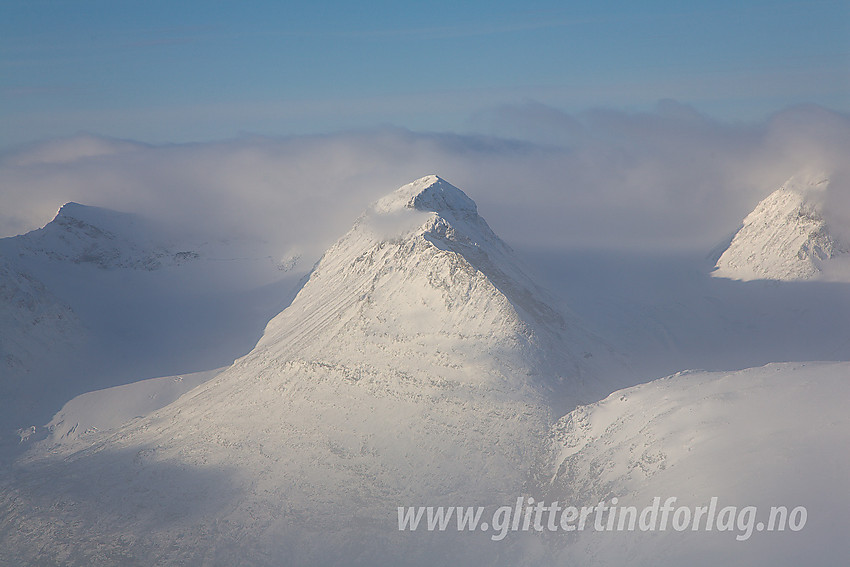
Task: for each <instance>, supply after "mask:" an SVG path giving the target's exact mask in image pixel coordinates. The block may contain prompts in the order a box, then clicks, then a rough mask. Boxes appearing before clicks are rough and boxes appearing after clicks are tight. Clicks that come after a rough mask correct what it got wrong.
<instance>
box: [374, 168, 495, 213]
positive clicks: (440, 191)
mask: <svg viewBox="0 0 850 567" xmlns="http://www.w3.org/2000/svg"><path fill="white" fill-rule="evenodd" d="M373 209H374V210H375V212H377V213H393V212H398V211H401V210H404V209H415V210H417V211H428V212H434V213H442V212H446V211H452V212H455V213H458V212H463V213H467V214H474V215H477V214H478V207H477V206H476V205H475V201H473V200H472V199H470V198H469V197H468V196H467V195H466V193H464V192H463V191H461V190H460V189H458V188H457V187H455V186H454V185H452V184H451V183H448V182H447V181H445V180H444V179H441V178H440V177H437V176H436V175H428V176H426V177H423V178H421V179H417V180H416V181H414V182H412V183H408V184H407V185H405V186H403V187H401V188H399V189H397V190H395V191H393V192H392V193H390V194H389V195H387V196H385V197H383V198H381V199H379V200H378V202H377V203H375V205H374V207H373Z"/></svg>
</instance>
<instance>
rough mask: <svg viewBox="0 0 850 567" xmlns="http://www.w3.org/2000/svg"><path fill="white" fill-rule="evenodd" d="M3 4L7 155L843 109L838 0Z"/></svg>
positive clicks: (0, 112)
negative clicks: (663, 114) (100, 144)
mask: <svg viewBox="0 0 850 567" xmlns="http://www.w3.org/2000/svg"><path fill="white" fill-rule="evenodd" d="M0 11H2V16H3V17H2V18H0V68H3V69H4V70H5V71H4V72H3V73H2V75H3V79H2V81H0V120H2V121H3V123H4V127H3V128H2V132H0V149H4V148H5V149H7V150H8V149H9V148H13V147H18V146H20V145H22V144H27V143H31V142H34V141H38V140H47V139H53V138H57V137H67V136H72V135H76V134H78V133H80V132H90V133H93V134H96V135H102V136H108V137H113V138H121V139H132V140H139V141H143V142H147V143H155V144H161V143H184V142H203V141H210V140H221V139H229V138H233V137H238V136H244V135H246V134H259V135H266V136H291V135H302V134H317V133H329V132H336V131H341V130H351V129H371V128H375V127H379V126H395V127H401V128H406V129H410V130H414V131H427V132H435V131H446V132H455V133H464V134H468V133H478V134H491V133H493V128H491V127H490V122H491V120H492V115H493V113H494V112H495V113H497V114H504V113H505V112H508V113H510V108H512V107H514V106H516V105H524V104H528V103H539V104H541V105H544V106H546V107H552V108H553V109H555V110H558V111H561V112H566V113H568V114H574V113H577V112H581V111H584V110H587V109H590V108H599V107H604V108H612V109H619V110H621V111H625V112H644V111H648V110H650V109H652V108H653V107H654V106H655V105H656V104H657V102H658V101H660V100H665V99H674V100H678V101H680V102H682V103H684V104H687V105H689V106H691V107H693V108H694V109H696V110H697V111H698V112H700V113H703V114H706V115H708V116H712V117H714V118H716V119H718V120H721V121H728V122H750V123H752V122H760V121H763V120H764V119H765V118H766V117H767V116H769V115H770V114H772V113H775V112H777V111H779V110H782V109H784V108H786V107H789V106H794V105H799V104H816V105H820V106H823V107H826V108H830V109H832V110H834V111H837V112H840V113H844V114H846V113H848V112H850V97H848V92H850V78H848V73H847V69H848V68H850V40H848V37H850V34H848V31H850V7H848V5H847V4H846V3H845V2H840V1H816V2H795V1H787V0H786V1H781V2H765V1H749V2H743V3H741V2H728V1H723V2H711V3H708V2H700V3H690V4H688V5H687V6H684V5H681V4H680V3H671V2H665V1H663V0H655V1H653V2H643V3H640V4H639V5H636V4H633V3H625V2H616V1H605V2H593V3H589V2H587V3H571V4H570V5H564V4H563V3H558V2H552V1H550V0H544V1H536V2H531V3H529V2H523V3H521V4H520V3H496V4H493V3H491V2H488V3H484V2H480V1H475V2H464V3H463V4H462V5H459V4H457V3H450V2H436V3H435V2H430V3H427V5H405V6H403V7H401V6H398V5H396V4H395V3H389V2H367V3H362V2H360V3H356V4H351V3H345V2H338V1H334V2H324V3H320V4H309V5H305V4H291V3H276V2H259V3H252V4H251V5H250V7H246V6H245V5H244V4H243V3H236V2H220V3H215V4H214V5H211V4H209V3H201V2H197V1H194V0H193V1H188V2H181V3H179V5H174V4H173V3H169V2H137V1H132V2H121V3H112V2H103V1H101V0H84V1H82V2H73V3H72V2H26V3H13V2H5V3H3V6H2V9H0ZM506 109H507V110H506ZM541 127H543V128H545V126H538V129H540V128H541Z"/></svg>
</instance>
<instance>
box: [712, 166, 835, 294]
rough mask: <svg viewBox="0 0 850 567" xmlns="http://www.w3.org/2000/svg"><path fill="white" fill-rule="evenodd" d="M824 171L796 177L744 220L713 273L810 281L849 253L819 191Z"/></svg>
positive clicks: (823, 187) (823, 185)
mask: <svg viewBox="0 0 850 567" xmlns="http://www.w3.org/2000/svg"><path fill="white" fill-rule="evenodd" d="M828 187H829V179H828V178H826V177H825V176H799V177H792V178H791V179H789V180H788V181H787V182H786V183H785V184H784V185H783V186H782V187H780V188H779V189H777V190H776V191H774V192H773V193H771V194H770V195H769V196H768V197H767V198H766V199H764V200H763V201H762V202H760V203H759V204H758V206H756V208H755V209H754V210H753V212H752V213H750V214H749V215H748V216H747V217H746V218H745V219H744V225H743V227H742V228H741V229H740V230H739V231H738V233H737V234H736V235H735V237H734V238H733V239H732V242H731V244H730V245H729V247H728V248H727V249H726V251H725V252H724V253H723V254H722V255H721V256H720V258H719V260H718V261H717V265H716V268H717V269H716V270H715V271H714V272H713V275H714V276H717V277H724V278H730V279H738V280H755V279H768V280H807V279H812V278H816V277H818V276H819V274H820V273H821V271H822V268H823V264H824V261H826V260H829V259H831V258H834V257H836V256H838V255H840V254H843V253H845V252H847V248H846V246H845V244H843V243H841V242H839V241H838V239H837V238H836V237H835V236H834V235H833V234H831V232H830V228H829V226H828V225H827V223H826V221H825V220H824V217H823V213H822V211H821V208H822V207H821V205H820V199H818V195H819V194H821V193H823V192H824V191H826V190H827V189H828Z"/></svg>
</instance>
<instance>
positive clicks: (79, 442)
mask: <svg viewBox="0 0 850 567" xmlns="http://www.w3.org/2000/svg"><path fill="white" fill-rule="evenodd" d="M222 370H223V369H222V368H218V369H216V370H208V371H205V372H193V373H191V374H183V375H180V376H163V377H160V378H149V379H147V380H140V381H138V382H133V383H132V384H125V385H123V386H113V387H112V388H106V389H103V390H95V391H93V392H87V393H85V394H81V395H79V396H77V397H76V398H74V399H72V400H70V401H69V402H68V403H66V404H65V405H64V406H62V409H61V410H59V412H58V413H57V414H56V415H55V416H53V419H52V420H50V423H48V424H47V429H48V431H49V437H48V440H47V442H46V443H48V444H49V445H50V447H51V448H50V451H52V452H56V451H58V450H60V448H61V450H63V451H73V450H74V449H79V448H81V447H84V446H85V445H86V444H87V441H88V439H89V438H91V437H93V436H95V435H96V434H97V433H99V432H101V431H107V430H110V429H116V428H118V427H120V426H121V425H123V424H124V423H127V422H128V421H131V420H133V419H137V418H141V417H144V416H146V415H148V414H150V413H153V412H154V411H156V410H158V409H160V408H163V407H165V406H167V405H168V404H170V403H172V402H174V401H175V400H176V399H177V398H179V397H180V396H182V395H183V394H185V393H186V392H188V391H189V390H192V389H193V388H196V387H197V386H199V385H200V384H203V383H204V382H206V381H207V380H210V379H212V378H214V377H215V376H216V375H217V374H219V373H220V372H221V371H222Z"/></svg>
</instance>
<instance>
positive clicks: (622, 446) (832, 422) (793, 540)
mask: <svg viewBox="0 0 850 567" xmlns="http://www.w3.org/2000/svg"><path fill="white" fill-rule="evenodd" d="M848 400H850V363H846V362H840V363H785V364H769V365H767V366H764V367H761V368H752V369H748V370H742V371H739V372H731V373H719V372H718V373H710V372H688V373H680V374H676V375H673V376H670V377H667V378H663V379H659V380H655V381H654V382H651V383H649V384H644V385H641V386H636V387H633V388H628V389H625V390H621V391H618V392H615V393H613V394H611V395H610V396H609V397H608V398H606V399H605V400H603V401H601V402H598V403H595V404H592V405H589V406H583V407H580V408H578V409H576V410H575V411H573V412H571V413H570V414H568V415H567V416H565V417H564V418H562V419H561V420H560V421H559V422H558V423H557V424H556V426H555V427H554V428H553V432H552V453H551V458H550V460H549V461H548V464H547V466H546V467H544V468H542V470H541V481H542V484H543V486H544V487H545V488H544V491H545V492H546V494H547V501H549V502H551V501H553V500H559V501H561V502H562V503H563V502H568V503H572V504H574V505H578V506H581V505H587V506H593V505H596V504H597V503H598V502H600V501H605V502H606V503H607V504H608V505H610V504H611V499H612V498H613V497H617V498H618V505H619V506H637V507H638V509H640V510H642V509H643V508H644V507H645V506H649V505H650V504H651V503H652V500H653V498H655V497H661V502H664V501H665V500H666V499H667V498H669V497H671V496H673V497H676V498H677V501H676V502H675V507H677V508H678V507H680V506H707V505H708V504H709V502H710V499H711V498H712V497H717V498H718V502H719V507H718V509H720V508H722V507H725V506H729V505H731V506H737V507H738V509H741V508H743V507H745V506H757V507H758V508H759V515H758V516H757V517H756V520H757V521H764V522H765V523H767V518H768V513H769V510H770V507H771V506H785V507H787V509H788V510H792V509H793V508H795V507H797V506H804V507H806V509H807V512H808V519H807V522H806V525H805V527H804V528H803V529H802V530H801V531H796V532H792V531H790V530H789V529H788V528H786V530H785V531H784V532H773V533H770V532H768V531H761V532H760V531H758V528H757V527H756V524H757V522H753V526H752V527H751V528H750V531H751V533H750V534H747V533H746V529H745V527H746V523H745V524H743V525H742V526H740V527H739V526H738V525H735V526H734V527H733V528H732V529H730V530H728V531H718V527H717V526H715V527H714V530H713V531H712V532H706V531H704V530H700V531H697V532H693V531H692V530H691V529H690V527H689V528H688V529H687V530H685V531H676V530H674V529H673V528H672V527H670V526H672V521H670V523H669V524H668V528H667V530H666V531H664V532H657V533H649V532H640V531H639V529H636V531H635V532H631V533H630V532H627V531H620V532H616V531H615V532H610V533H601V532H600V533H596V532H593V531H592V529H590V530H588V531H587V532H585V533H583V534H581V536H580V537H579V538H578V539H577V541H576V540H575V539H573V538H569V537H567V536H568V535H569V534H564V533H559V534H555V535H554V537H552V538H551V539H550V540H549V543H550V544H551V545H552V547H550V548H548V549H547V554H546V555H545V556H543V557H540V560H541V561H542V563H543V564H556V565H611V566H618V565H646V566H666V565H670V566H678V565H699V566H703V565H704V566H714V565H758V566H762V565H763V566H779V565H788V566H792V565H804V564H806V565H847V564H848V561H850V543H848V540H847V534H846V528H847V510H848V507H850V490H848V480H847V479H848V478H850V453H848V452H847V450H846V447H848V445H850V414H848V413H847V408H846V405H847V402H848ZM705 525H706V521H705V520H703V521H702V526H705ZM747 535H749V538H748V539H747V538H746V536H747ZM739 536H740V538H741V539H742V540H743V541H738V539H737V538H738V537H739ZM565 540H567V541H568V542H569V545H567V541H565Z"/></svg>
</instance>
